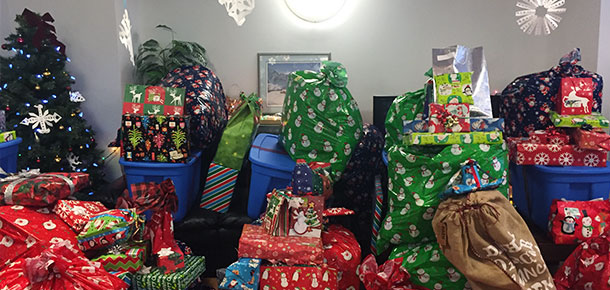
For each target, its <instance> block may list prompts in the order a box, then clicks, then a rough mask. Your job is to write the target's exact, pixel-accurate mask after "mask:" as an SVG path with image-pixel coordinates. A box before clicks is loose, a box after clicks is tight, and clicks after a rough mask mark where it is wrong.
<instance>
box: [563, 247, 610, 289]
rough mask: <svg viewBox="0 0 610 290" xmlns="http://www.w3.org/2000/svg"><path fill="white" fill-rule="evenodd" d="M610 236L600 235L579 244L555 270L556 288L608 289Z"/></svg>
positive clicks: (609, 285) (609, 277) (609, 287)
mask: <svg viewBox="0 0 610 290" xmlns="http://www.w3.org/2000/svg"><path fill="white" fill-rule="evenodd" d="M609 251H610V237H608V236H607V235H601V236H599V237H595V238H592V239H590V240H588V241H586V242H584V243H582V244H580V245H579V246H578V247H577V248H576V250H574V252H572V254H570V256H569V257H568V258H567V259H566V260H565V261H564V263H563V264H562V265H561V268H559V270H557V272H556V273H555V276H554V277H553V281H554V282H555V287H556V288H557V290H581V289H582V290H608V289H610V283H608V281H610V280H609V279H610V265H608V263H609V262H610V257H609V255H610V254H609Z"/></svg>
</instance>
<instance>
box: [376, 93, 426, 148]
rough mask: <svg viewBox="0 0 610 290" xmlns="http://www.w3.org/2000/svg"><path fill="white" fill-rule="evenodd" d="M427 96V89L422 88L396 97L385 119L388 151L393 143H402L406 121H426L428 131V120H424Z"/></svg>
mask: <svg viewBox="0 0 610 290" xmlns="http://www.w3.org/2000/svg"><path fill="white" fill-rule="evenodd" d="M425 98H426V91H425V90H424V89H420V90H417V91H415V92H407V93H404V94H402V95H400V96H398V97H396V99H394V101H393V102H392V105H391V106H390V109H388V113H387V115H386V119H385V130H386V136H385V140H386V141H385V150H386V151H387V150H388V149H389V148H390V147H391V146H393V145H396V144H402V138H403V136H404V133H403V132H404V122H407V121H409V120H420V121H421V122H425V123H426V131H427V123H428V121H426V120H423V114H424V100H425Z"/></svg>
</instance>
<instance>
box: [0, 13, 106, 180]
mask: <svg viewBox="0 0 610 290" xmlns="http://www.w3.org/2000/svg"><path fill="white" fill-rule="evenodd" d="M15 21H16V22H17V29H16V30H17V31H16V32H15V33H13V34H11V35H9V36H8V37H7V38H6V39H5V40H6V43H4V44H2V46H1V47H2V49H4V50H7V51H9V56H8V57H0V109H4V110H6V119H7V120H6V125H7V130H16V131H17V136H18V137H21V138H22V139H23V142H22V143H21V144H20V146H19V157H18V167H19V168H20V169H26V170H28V169H34V168H39V169H40V171H41V172H61V171H63V172H86V173H89V175H90V180H91V181H92V182H93V184H94V187H95V186H96V185H100V184H101V183H102V179H103V171H102V168H101V166H102V159H101V151H99V150H97V149H96V142H95V138H94V132H93V130H92V129H91V127H90V126H88V125H87V122H86V120H85V119H84V118H83V113H82V112H81V110H80V104H81V102H83V101H84V98H83V97H82V96H81V95H80V94H79V93H75V92H72V87H71V86H72V84H73V83H74V80H75V77H74V76H71V75H70V74H69V73H68V72H66V71H65V69H64V67H65V65H66V62H69V61H70V59H69V58H68V57H67V56H66V54H65V46H64V45H63V44H62V43H61V42H59V41H58V40H57V38H56V35H55V28H54V27H53V26H52V25H51V24H50V22H53V21H54V20H53V18H52V17H51V15H49V14H48V13H46V14H45V15H43V16H40V15H38V14H36V13H33V12H31V11H30V10H28V9H25V10H24V11H23V13H22V14H21V15H17V18H16V20H15Z"/></svg>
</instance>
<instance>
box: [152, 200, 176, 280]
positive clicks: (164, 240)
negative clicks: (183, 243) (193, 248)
mask: <svg viewBox="0 0 610 290" xmlns="http://www.w3.org/2000/svg"><path fill="white" fill-rule="evenodd" d="M146 230H147V232H146V235H145V239H146V240H151V242H152V254H153V256H154V257H155V258H156V266H157V268H159V270H160V271H161V273H164V274H170V273H174V272H176V271H178V270H180V269H183V268H184V253H183V252H182V250H180V247H178V244H177V243H176V240H175V239H174V225H173V220H172V215H171V213H170V212H169V210H167V209H164V210H159V211H157V212H155V213H154V214H153V216H152V217H151V218H150V221H148V223H147V224H146Z"/></svg>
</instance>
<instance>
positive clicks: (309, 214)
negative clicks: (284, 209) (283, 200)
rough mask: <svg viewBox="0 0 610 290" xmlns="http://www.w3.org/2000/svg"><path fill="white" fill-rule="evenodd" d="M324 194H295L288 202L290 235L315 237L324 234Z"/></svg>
mask: <svg viewBox="0 0 610 290" xmlns="http://www.w3.org/2000/svg"><path fill="white" fill-rule="evenodd" d="M323 210H324V197H323V196H311V195H308V196H293V197H291V198H290V200H289V202H288V211H289V213H288V214H289V215H290V216H289V221H290V228H289V229H288V236H293V237H315V238H319V237H320V235H321V234H322V212H323Z"/></svg>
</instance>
